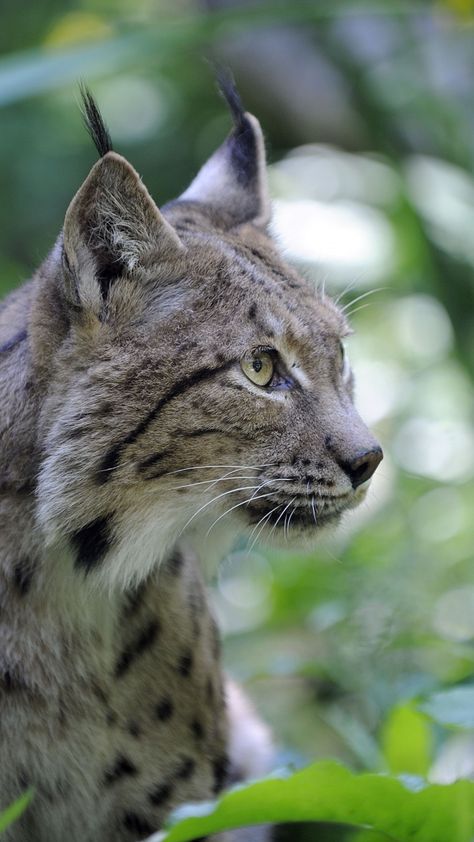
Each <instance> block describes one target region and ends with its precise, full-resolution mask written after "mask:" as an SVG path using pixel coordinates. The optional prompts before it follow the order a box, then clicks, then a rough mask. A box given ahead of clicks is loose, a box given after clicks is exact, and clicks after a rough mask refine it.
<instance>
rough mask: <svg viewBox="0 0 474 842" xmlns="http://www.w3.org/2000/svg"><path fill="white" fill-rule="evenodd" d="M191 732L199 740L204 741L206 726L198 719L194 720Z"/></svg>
mask: <svg viewBox="0 0 474 842" xmlns="http://www.w3.org/2000/svg"><path fill="white" fill-rule="evenodd" d="M191 731H192V732H193V734H194V736H195V737H196V739H197V740H202V739H203V738H204V726H203V724H202V722H199V720H198V719H193V721H192V722H191Z"/></svg>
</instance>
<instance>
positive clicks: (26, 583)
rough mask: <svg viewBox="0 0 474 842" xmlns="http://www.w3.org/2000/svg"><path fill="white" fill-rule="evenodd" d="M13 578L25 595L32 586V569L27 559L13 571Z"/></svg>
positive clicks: (18, 589) (18, 588) (21, 594)
mask: <svg viewBox="0 0 474 842" xmlns="http://www.w3.org/2000/svg"><path fill="white" fill-rule="evenodd" d="M13 580H14V582H15V587H16V589H17V591H18V593H19V594H20V596H25V595H26V594H27V593H28V591H29V590H30V587H31V580H32V571H31V566H30V564H29V562H28V560H27V559H24V560H23V561H21V562H19V563H18V564H17V565H16V567H15V569H14V571H13Z"/></svg>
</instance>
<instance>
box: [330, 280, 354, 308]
mask: <svg viewBox="0 0 474 842" xmlns="http://www.w3.org/2000/svg"><path fill="white" fill-rule="evenodd" d="M355 283H356V282H355V281H349V283H348V284H347V286H345V287H344V289H343V290H342V292H340V293H339V295H338V296H337V298H335V299H334V304H335V305H336V306H337V305H338V304H339V302H340V300H341V298H344V296H345V295H347V293H348V292H350V290H351V289H354V287H355Z"/></svg>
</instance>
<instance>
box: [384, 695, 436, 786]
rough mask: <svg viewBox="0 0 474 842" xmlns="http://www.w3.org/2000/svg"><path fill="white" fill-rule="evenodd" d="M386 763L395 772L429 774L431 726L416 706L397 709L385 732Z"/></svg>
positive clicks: (390, 717) (394, 710)
mask: <svg viewBox="0 0 474 842" xmlns="http://www.w3.org/2000/svg"><path fill="white" fill-rule="evenodd" d="M382 747H383V753H384V756H385V759H386V761H387V766H388V768H389V770H390V771H391V772H393V773H394V774H396V775H398V774H402V773H406V774H410V775H426V773H427V772H428V769H429V767H430V762H431V729H430V726H429V724H428V722H427V721H426V718H425V717H424V716H423V715H422V714H421V713H419V712H418V711H417V710H416V709H415V707H413V705H400V706H398V707H396V708H394V709H393V710H392V711H391V713H390V716H389V718H388V720H387V722H386V724H385V727H384V729H383V732H382Z"/></svg>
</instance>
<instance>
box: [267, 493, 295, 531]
mask: <svg viewBox="0 0 474 842" xmlns="http://www.w3.org/2000/svg"><path fill="white" fill-rule="evenodd" d="M295 500H296V497H293V499H292V500H290V502H289V503H287V505H286V506H285V508H284V509H283V511H282V512H281V513H280V514H279V515H278V517H277V519H276V521H275V523H274V524H273V526H272V528H271V530H270V535H273V532H274V530H275V529H276V527H277V526H278V524H279V522H280V520H281V519H282V517H283V515H284V514H285V512H286V511H288V509H289V508H290V506H292V505H293V503H294V502H295Z"/></svg>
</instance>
